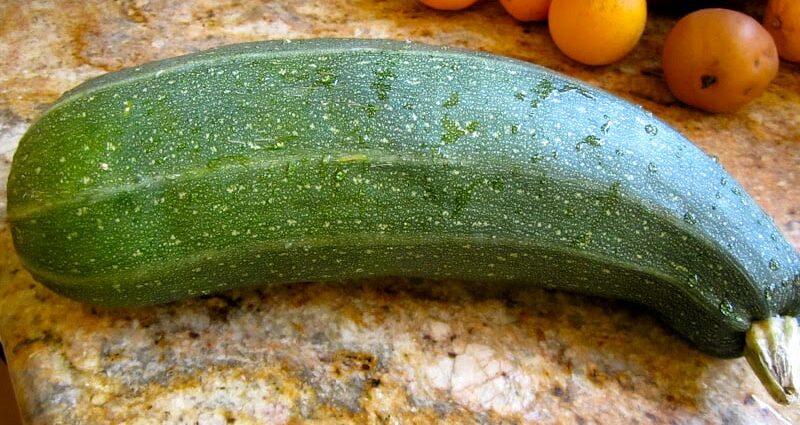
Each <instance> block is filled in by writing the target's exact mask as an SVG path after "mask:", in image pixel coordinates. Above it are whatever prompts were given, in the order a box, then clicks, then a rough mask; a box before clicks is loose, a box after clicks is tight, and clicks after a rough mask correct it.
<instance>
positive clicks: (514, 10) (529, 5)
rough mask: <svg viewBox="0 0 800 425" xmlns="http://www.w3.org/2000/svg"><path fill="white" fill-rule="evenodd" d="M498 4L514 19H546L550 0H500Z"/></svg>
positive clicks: (528, 20)
mask: <svg viewBox="0 0 800 425" xmlns="http://www.w3.org/2000/svg"><path fill="white" fill-rule="evenodd" d="M500 4H502V5H503V8H505V9H506V12H508V13H509V15H511V16H513V17H514V19H516V20H518V21H523V22H531V21H543V20H545V19H547V11H548V9H550V0H500Z"/></svg>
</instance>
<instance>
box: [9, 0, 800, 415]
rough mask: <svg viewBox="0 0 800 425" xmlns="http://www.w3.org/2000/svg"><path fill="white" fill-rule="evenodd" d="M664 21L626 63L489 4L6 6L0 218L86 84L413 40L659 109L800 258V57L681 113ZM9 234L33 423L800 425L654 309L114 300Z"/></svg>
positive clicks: (428, 288) (471, 300) (261, 296)
mask: <svg viewBox="0 0 800 425" xmlns="http://www.w3.org/2000/svg"><path fill="white" fill-rule="evenodd" d="M671 22H672V21H670V20H669V19H668V18H663V17H653V18H651V20H650V22H649V24H648V27H647V31H646V33H645V36H644V38H643V40H642V42H641V43H640V44H639V46H638V47H637V48H636V49H635V50H634V51H633V52H632V54H631V55H629V56H628V57H627V58H626V59H624V60H623V61H622V62H620V63H617V64H614V65H612V66H608V67H602V68H589V67H584V66H581V65H578V64H575V63H573V62H570V61H569V60H567V59H566V58H565V57H563V56H562V55H561V54H560V53H558V51H557V50H556V49H555V46H554V45H553V44H552V42H551V41H550V39H549V38H548V36H547V30H546V26H544V25H542V24H532V25H520V24H517V23H515V22H513V21H512V20H511V19H510V18H508V17H507V16H506V15H505V14H504V12H503V11H502V9H501V8H500V6H499V5H498V4H497V3H496V2H493V1H488V0H484V1H482V2H480V3H479V4H478V5H477V6H476V7H474V8H472V9H470V10H469V11H466V12H462V13H458V14H450V13H441V12H434V11H431V10H429V9H425V8H423V7H421V6H419V5H418V4H417V3H416V2H415V1H413V0H387V1H371V0H350V1H338V0H326V1H321V0H320V1H297V0H294V1H292V0H285V1H283V0H281V1H262V0H238V1H234V0H227V1H211V0H206V1H202V0H200V1H183V2H165V1H163V2H161V1H147V0H118V1H106V2H102V1H97V0H85V1H82V2H67V1H63V2H45V1H22V0H11V1H6V2H3V3H2V4H0V57H2V58H4V60H3V61H2V62H0V218H2V217H4V216H5V180H6V176H7V174H8V169H9V164H10V160H11V155H12V154H13V150H14V148H15V146H16V144H17V142H18V140H19V138H20V137H21V135H22V133H23V132H24V130H25V129H26V128H27V126H28V125H29V123H30V121H31V120H32V119H34V118H35V117H36V116H37V114H39V113H40V112H41V111H42V110H44V108H46V106H47V105H48V104H49V103H51V102H53V101H54V100H55V99H56V98H57V97H58V96H59V95H60V94H61V93H62V92H63V91H65V90H67V89H69V88H71V87H73V86H75V85H77V84H78V83H80V82H82V81H84V80H85V79H87V78H90V77H92V76H96V75H99V74H101V73H104V72H107V71H112V70H115V69H119V68H121V67H125V66H131V65H135V64H138V63H141V62H145V61H149V60H153V59H159V58H164V57H168V56H173V55H176V54H181V53H186V52H191V51H196V50H199V49H204V48H208V47H212V46H217V45H220V44H226V43H231V42H239V41H252V40H260V39H275V38H309V37H318V36H337V37H380V38H394V39H411V40H415V41H422V42H429V43H434V44H446V45H452V46H460V47H467V48H473V49H480V50H485V51H490V52H494V53H499V54H504V55H509V56H513V57H517V58H520V59H524V60H529V61H532V62H536V63H539V64H542V65H545V66H548V67H551V68H553V69H556V70H559V71H562V72H565V73H567V74H570V75H572V76H575V77H578V78H580V79H583V80H585V81H587V82H589V83H591V84H594V85H597V86H600V87H603V88H606V89H608V90H610V91H612V92H615V93H617V94H619V95H621V96H623V97H626V98H628V99H631V100H633V101H635V102H637V103H640V104H642V105H643V106H645V107H646V108H648V109H650V110H652V111H653V112H654V113H655V114H656V115H658V116H660V117H661V118H663V119H664V120H666V121H667V122H669V123H671V124H672V125H674V126H675V127H676V128H678V129H679V130H681V131H682V132H683V133H684V134H686V135H687V136H688V137H689V138H690V139H691V140H693V141H694V142H696V143H697V144H698V145H699V146H700V147H701V148H702V149H704V150H705V151H706V152H708V153H710V154H713V155H716V156H718V157H719V159H720V162H721V163H722V164H723V165H724V166H725V167H726V168H728V170H729V171H730V172H731V173H732V174H733V175H734V176H735V177H736V178H737V179H738V180H739V181H740V182H741V183H742V184H743V185H744V186H745V187H746V188H747V189H748V191H749V192H750V194H751V195H753V196H754V197H755V198H756V200H757V201H758V202H759V203H760V204H761V205H762V206H763V207H764V208H765V210H766V211H767V212H768V213H769V214H770V215H771V216H772V217H774V219H775V220H776V222H777V223H778V225H779V227H781V229H782V230H783V231H784V233H785V234H786V235H788V236H789V238H790V240H791V241H792V242H793V243H794V245H795V247H798V246H800V212H799V211H798V208H800V175H798V169H800V66H797V65H790V64H787V63H782V64H781V71H780V73H779V75H778V78H777V79H776V80H775V82H774V84H773V85H772V86H771V87H770V89H769V91H768V92H767V93H766V94H765V95H764V96H763V97H761V98H760V99H759V100H757V101H756V102H754V103H753V104H751V105H749V106H748V107H746V108H744V109H742V110H740V111H739V112H737V113H735V114H731V115H709V114H705V113H702V112H698V111H695V110H692V109H690V108H686V107H683V106H681V105H680V104H678V103H677V102H676V101H675V100H674V98H672V97H671V96H670V94H669V92H668V91H667V89H666V87H665V86H664V83H663V81H662V79H661V77H660V72H661V69H660V61H659V52H660V48H661V40H662V39H663V36H664V34H665V33H666V31H667V29H668V28H669V25H670V24H671ZM0 227H3V229H2V230H0V340H2V342H3V344H4V346H5V347H6V352H7V354H8V357H9V363H10V366H11V371H12V374H13V379H14V384H15V387H16V391H17V393H18V396H19V400H20V403H21V408H22V411H23V416H24V419H25V420H26V421H27V422H28V423H31V424H62V423H63V424H151V423H152V424H160V423H187V424H194V423H200V424H227V423H237V424H245V423H259V424H261V423H274V424H281V423H286V424H293V423H312V424H317V423H318V424H328V423H330V424H334V423H335V424H339V423H359V424H361V423H364V424H373V423H376V424H378V423H380V424H383V423H389V424H400V423H417V424H428V423H431V424H432V423H453V424H462V423H498V424H504V423H507V424H512V423H514V424H522V423H548V424H549V423H553V424H555V423H564V424H571V423H604V424H606V423H679V424H705V423H713V424H716V423H719V424H723V423H724V424H756V423H759V424H761V423H764V424H770V423H775V424H786V423H800V409H798V408H786V407H782V406H777V405H775V404H773V403H772V401H771V400H769V397H768V395H767V394H766V392H765V391H764V390H763V389H762V388H761V387H760V384H759V383H758V382H757V381H756V379H755V378H754V377H753V376H752V373H751V372H750V370H749V368H748V366H747V364H746V362H745V361H744V360H743V359H738V360H719V359H713V358H710V357H708V356H705V355H703V354H701V353H699V352H697V351H696V350H694V349H693V348H691V347H690V346H688V345H687V344H686V343H685V342H683V341H682V340H681V339H679V338H678V337H677V336H675V335H674V334H673V333H672V332H671V331H670V330H669V329H667V328H666V327H665V326H664V325H663V324H661V323H660V322H659V321H658V320H657V319H655V318H654V317H652V316H651V315H650V314H648V313H647V312H645V311H642V310H641V309H639V308H637V307H635V306H631V305H627V304H622V303H616V302H611V301H605V300H597V299H589V298H584V297H580V296H574V295H567V294H561V293H554V292H547V291H541V290H521V289H519V288H511V287H509V288H502V287H501V288H497V287H489V286H488V285H484V284H480V283H469V284H467V283H461V282H429V281H416V280H415V281H407V280H381V281H369V282H341V283H308V284H302V285H287V286H279V287H273V288H269V289H262V290H256V291H240V292H230V293H225V294H222V295H219V296H213V297H207V298H204V299H195V300H189V301H185V302H182V303H177V304H172V305H168V306H161V307H153V308H147V309H138V310H113V311H112V310H101V309H93V308H90V307H86V306H83V305H80V304H77V303H75V302H72V301H70V300H67V299H64V298H62V297H59V296H57V295H54V294H52V293H51V292H49V291H48V290H47V289H45V288H43V287H42V286H40V285H38V284H36V283H35V282H33V281H32V279H31V278H30V276H29V275H28V274H27V272H25V271H24V270H23V269H22V268H21V266H20V265H19V262H18V260H17V258H16V256H15V255H14V252H13V247H12V245H11V241H10V236H9V232H8V230H7V228H4V226H2V225H0Z"/></svg>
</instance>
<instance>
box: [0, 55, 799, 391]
mask: <svg viewBox="0 0 800 425" xmlns="http://www.w3.org/2000/svg"><path fill="white" fill-rule="evenodd" d="M8 196H9V202H8V220H9V223H10V227H11V231H12V235H13V239H14V244H15V248H16V250H17V252H18V254H19V257H20V259H21V260H22V262H23V264H24V265H25V266H26V268H27V269H28V270H29V271H30V273H31V274H32V275H33V276H34V277H35V278H36V279H37V280H39V281H41V282H42V283H44V284H45V285H47V286H49V287H50V288H52V289H53V290H55V291H57V292H59V293H61V294H63V295H66V296H68V297H72V298H74V299H77V300H80V301H84V302H87V303H91V304H97V305H106V306H141V305H147V304H154V303H164V302H168V301H173V300H178V299H181V298H184V297H189V296H195V295H199V294H208V293H213V292H218V291H223V290H226V289H230V288H239V287H251V286H256V285H264V284H271V283H277V282H297V281H309V280H332V279H353V278H366V277H375V276H389V275H391V276H417V277H427V278H432V279H448V278H454V279H466V280H484V281H505V282H512V283H520V284H537V285H540V286H544V287H547V288H556V289H560V290H566V291H573V292H580V293H585V294H592V295H599V296H604V297H611V298H620V299H625V300H630V301H633V302H637V303H641V304H643V305H646V306H648V307H650V308H651V309H653V310H654V311H656V312H657V313H659V314H660V315H661V316H663V318H664V320H665V321H666V322H667V323H668V324H669V325H671V326H672V327H673V328H674V329H676V330H677V331H678V332H679V333H680V334H682V335H684V336H685V337H686V338H687V339H688V340H690V341H691V342H692V343H694V344H695V345H696V346H697V348H699V349H700V350H702V351H704V352H706V353H710V354H712V355H715V356H720V357H736V356H741V355H742V354H743V352H744V351H745V345H746V343H745V340H746V338H745V336H746V334H747V333H748V331H749V330H750V329H751V328H753V324H754V323H758V324H759V326H758V327H757V328H758V329H759V331H758V332H757V333H751V336H752V338H750V339H752V340H753V341H754V342H752V343H748V344H747V351H748V359H750V360H751V364H753V365H754V366H755V367H756V369H758V370H759V375H760V376H763V377H764V379H763V380H764V382H765V383H767V385H768V386H769V387H770V389H771V391H772V392H773V394H774V395H775V397H776V398H778V399H782V401H785V400H786V399H787V398H789V397H791V396H792V394H793V391H794V389H793V388H794V387H793V385H794V377H793V375H792V376H789V377H786V376H783V375H781V373H779V372H775V371H773V372H771V373H770V372H769V369H773V370H777V369H781V365H778V366H775V364H776V361H777V362H778V363H780V362H781V361H784V363H785V361H790V362H791V363H792V364H797V361H796V359H794V356H797V355H798V353H797V350H795V349H793V351H790V352H788V353H786V352H785V351H786V350H783V351H781V348H782V347H784V348H785V346H786V345H787V344H788V345H792V344H794V345H793V346H794V347H795V348H796V347H797V338H796V335H797V332H796V328H797V320H796V316H797V315H798V314H799V313H800V296H799V294H800V259H799V258H798V254H797V252H795V250H794V249H793V247H792V246H791V245H790V244H789V243H788V242H787V241H786V240H785V239H784V238H783V237H782V235H781V233H780V231H779V230H778V229H777V228H776V227H775V225H774V224H773V223H772V221H771V219H770V218H769V217H768V216H767V215H766V214H765V213H764V212H763V211H762V210H761V209H760V208H759V207H758V206H757V205H756V203H755V202H754V201H753V200H752V199H751V198H750V197H749V196H748V195H747V194H746V193H745V191H744V190H743V189H742V187H741V186H740V185H739V184H738V183H737V182H736V181H734V179H733V178H731V176H730V175H728V174H727V173H726V172H725V171H724V170H723V168H722V167H720V165H719V164H718V163H717V161H716V160H715V159H713V158H711V157H709V156H707V155H706V154H704V153H703V152H701V151H700V150H699V149H697V148H696V147H695V146H693V145H692V144H691V143H690V142H689V141H687V140H686V139H685V138H684V137H682V136H681V135H680V134H678V133H677V132H676V131H674V130H672V129H671V128H670V127H669V126H668V125H667V124H665V123H664V122H662V121H660V120H658V119H657V118H655V117H654V116H652V114H650V113H648V112H646V111H644V110H642V109H641V108H640V107H638V106H634V105H632V104H630V103H628V102H626V101H624V100H621V99H619V98H617V97H614V96H612V95H610V94H608V93H605V92H603V91H601V90H598V89H596V88H593V87H591V86H587V85H585V84H582V83H581V82H579V81H575V80H572V79H569V78H566V77H564V76H561V75H559V74H557V73H554V72H552V71H550V70H547V69H544V68H541V67H537V66H533V65H531V64H528V63H524V62H520V61H515V60H511V59H507V58H502V57H497V56H493V55H489V54H483V53H477V52H469V51H462V50H453V49H447V48H436V47H430V46H424V45H418V44H413V43H402V42H392V41H378V40H342V39H338V40H310V41H291V42H290V41H279V42H259V43H249V44H239V45H232V46H227V47H222V48H217V49H213V50H210V51H205V52H200V53H196V54H191V55H188V56H183V57H178V58H173V59H168V60H164V61H160V62H154V63H149V64H145V65H142V66H140V67H136V68H131V69H126V70H123V71H119V72H115V73H111V74H107V75H104V76H101V77H99V78H97V79H94V80H91V81H89V82H87V83H84V84H83V85H81V86H79V87H77V88H75V89H74V90H72V91H70V92H68V93H66V94H65V95H64V96H63V97H62V98H61V99H60V100H58V101H57V102H56V103H55V104H54V105H52V107H51V108H50V109H49V110H48V111H47V112H46V113H45V114H44V115H43V116H42V117H40V119H38V121H37V122H36V123H35V124H34V125H33V126H32V127H31V128H30V129H29V130H28V132H27V133H26V134H25V135H24V137H23V138H22V140H21V142H20V145H19V148H18V149H17V151H16V154H15V157H14V161H13V165H12V170H11V174H10V178H9V182H8ZM776 320H781V322H780V325H776V324H775V321H776ZM787 335H788V336H787ZM782 337H785V338H783V339H781V338H782ZM767 340H769V341H773V342H774V341H779V342H778V343H776V344H770V343H766V342H764V341H767ZM748 341H749V340H748ZM780 341H783V342H780ZM776 347H777V348H776ZM776 351H780V352H783V354H782V355H780V354H779V355H778V358H777V360H775V358H773V357H774V354H775V352H776ZM770 356H772V357H770ZM787 357H789V359H788V360H787ZM781 359H783V360H781ZM784 369H786V368H784ZM764 371H767V372H766V373H762V372H764ZM787 373H788V372H787ZM784 375H785V374H784ZM770 379H772V381H770Z"/></svg>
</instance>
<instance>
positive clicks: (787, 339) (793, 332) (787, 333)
mask: <svg viewBox="0 0 800 425" xmlns="http://www.w3.org/2000/svg"><path fill="white" fill-rule="evenodd" d="M745 342H746V344H745V352H744V354H745V357H746V358H747V362H748V363H750V367H752V368H753V371H754V372H755V373H756V376H758V379H760V380H761V383H762V384H764V387H766V389H767V391H768V392H769V394H770V395H771V396H772V398H773V399H775V401H777V402H778V403H781V404H790V403H792V402H795V401H797V398H798V389H800V386H798V381H797V377H798V374H800V328H799V327H798V323H797V319H796V318H795V317H792V316H783V317H771V318H769V319H766V320H759V321H756V322H753V324H752V325H751V326H750V329H749V330H748V331H747V335H746V336H745Z"/></svg>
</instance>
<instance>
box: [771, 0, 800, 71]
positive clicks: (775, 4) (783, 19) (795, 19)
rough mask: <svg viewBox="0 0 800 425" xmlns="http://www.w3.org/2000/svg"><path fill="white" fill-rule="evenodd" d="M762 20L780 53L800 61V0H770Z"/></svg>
mask: <svg viewBox="0 0 800 425" xmlns="http://www.w3.org/2000/svg"><path fill="white" fill-rule="evenodd" d="M762 22H763V23H764V28H766V29H767V31H769V33H770V34H771V35H772V38H773V39H774V40H775V46H776V47H777V48H778V55H779V56H780V57H782V58H783V59H785V60H787V61H791V62H800V0H769V1H768V2H767V6H766V8H765V9H764V20H763V21H762Z"/></svg>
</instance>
